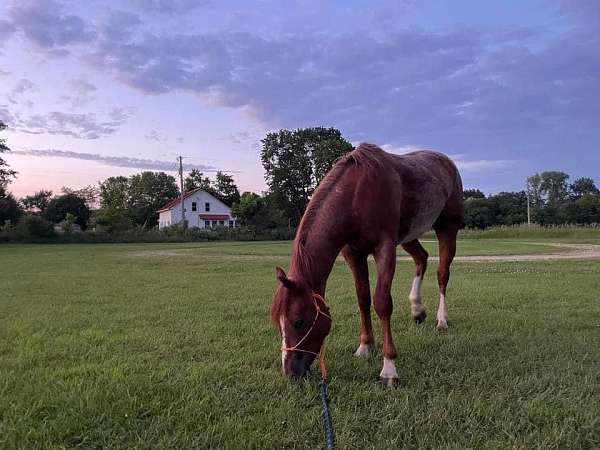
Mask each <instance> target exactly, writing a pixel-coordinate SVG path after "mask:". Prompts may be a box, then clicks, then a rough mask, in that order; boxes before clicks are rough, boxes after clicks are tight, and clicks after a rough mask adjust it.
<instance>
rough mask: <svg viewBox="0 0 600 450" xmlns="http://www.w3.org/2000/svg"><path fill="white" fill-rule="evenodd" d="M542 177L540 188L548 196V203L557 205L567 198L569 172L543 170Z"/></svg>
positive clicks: (553, 205)
mask: <svg viewBox="0 0 600 450" xmlns="http://www.w3.org/2000/svg"><path fill="white" fill-rule="evenodd" d="M540 177H541V183H540V188H541V190H542V193H543V194H544V195H545V197H546V201H547V202H548V205H550V206H552V207H556V206H558V205H559V204H560V203H561V202H563V201H565V200H566V199H567V196H568V194H569V185H568V183H567V180H568V179H569V175H568V174H566V173H565V172H557V171H550V172H542V173H541V175H540Z"/></svg>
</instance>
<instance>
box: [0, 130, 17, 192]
mask: <svg viewBox="0 0 600 450" xmlns="http://www.w3.org/2000/svg"><path fill="white" fill-rule="evenodd" d="M5 129H6V125H5V124H4V123H3V122H0V131H4V130H5ZM8 151H10V149H9V148H8V146H7V145H6V143H5V141H4V139H1V138H0V154H2V153H4V152H8ZM16 174H17V172H15V171H14V170H11V169H9V168H8V163H7V162H6V161H5V160H4V159H2V158H1V157H0V193H3V192H4V189H5V188H6V186H7V185H8V183H10V180H11V178H13V177H14V176H15V175H16Z"/></svg>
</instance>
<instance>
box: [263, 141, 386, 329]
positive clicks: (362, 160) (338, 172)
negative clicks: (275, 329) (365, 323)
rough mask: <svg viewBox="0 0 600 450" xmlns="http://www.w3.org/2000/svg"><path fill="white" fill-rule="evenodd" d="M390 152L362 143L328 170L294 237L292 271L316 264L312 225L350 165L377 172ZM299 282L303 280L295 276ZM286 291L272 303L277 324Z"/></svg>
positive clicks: (304, 270)
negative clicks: (310, 247)
mask: <svg viewBox="0 0 600 450" xmlns="http://www.w3.org/2000/svg"><path fill="white" fill-rule="evenodd" d="M388 158H389V157H388V154H387V153H385V152H384V151H383V150H382V149H381V148H379V147H377V146H376V145H372V144H365V143H363V144H360V145H359V146H358V147H356V149H354V150H353V151H352V152H350V153H348V154H346V155H344V156H341V157H340V158H338V159H337V161H336V162H335V163H334V165H333V167H332V168H331V169H330V170H329V172H327V174H326V175H325V177H323V179H322V180H321V182H320V183H319V186H318V187H317V189H316V190H315V191H314V193H313V195H312V197H311V199H310V202H309V203H308V206H307V208H306V211H305V212H304V215H303V216H302V220H301V221H300V225H299V226H298V231H297V232H296V238H295V239H294V244H293V249H292V262H291V267H290V273H293V274H295V275H298V274H300V273H303V274H309V273H310V272H311V267H312V257H311V255H309V254H308V253H307V252H306V248H305V243H306V239H307V238H308V233H309V232H310V230H311V229H312V227H313V225H314V223H315V221H316V219H317V216H318V214H319V212H320V210H321V207H322V206H323V204H324V203H325V200H326V198H327V196H328V194H329V193H330V192H331V190H332V189H333V188H334V187H335V185H336V184H337V183H338V181H339V180H340V179H341V178H342V177H343V176H344V174H345V173H346V172H347V171H348V169H349V168H350V167H353V166H358V167H360V168H361V169H362V170H364V173H365V175H366V176H373V175H376V174H377V172H379V170H380V169H381V168H383V167H385V166H386V164H389V163H388V162H387V161H388ZM293 281H294V282H298V281H300V280H293ZM285 298H286V296H284V295H276V296H275V298H274V299H273V305H272V306H271V319H272V321H273V324H274V325H275V326H278V323H279V318H280V317H281V313H282V312H283V310H284V308H285Z"/></svg>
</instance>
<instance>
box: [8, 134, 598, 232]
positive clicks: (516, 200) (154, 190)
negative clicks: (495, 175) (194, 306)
mask: <svg viewBox="0 0 600 450" xmlns="http://www.w3.org/2000/svg"><path fill="white" fill-rule="evenodd" d="M4 128H5V125H4V124H2V123H0V131H1V130H3V129H4ZM352 149H353V146H352V144H351V143H350V142H348V141H347V140H346V139H344V137H343V136H342V134H341V133H340V131H339V130H337V129H335V128H322V127H316V128H305V129H298V130H280V131H278V132H272V133H268V134H267V135H266V136H265V138H264V139H263V140H262V148H261V162H262V165H263V167H264V170H265V180H266V183H267V186H268V189H267V190H266V191H265V192H262V193H260V194H257V193H254V192H244V193H242V194H240V192H239V189H238V187H237V185H236V183H235V180H234V178H233V176H232V175H230V174H226V173H223V172H217V173H216V175H215V177H214V178H212V179H211V178H210V177H208V176H206V175H205V174H204V173H202V172H200V171H198V170H192V171H191V172H190V173H189V174H188V175H187V176H186V177H185V180H184V191H186V192H188V191H191V190H193V189H198V188H199V189H203V190H205V191H207V192H209V193H211V194H212V195H214V196H215V197H216V198H218V199H219V200H221V201H223V202H224V203H225V204H227V205H229V206H231V207H232V213H233V215H234V216H235V217H236V218H237V222H238V224H239V225H241V226H242V227H245V228H248V229H251V230H276V229H284V228H285V229H288V230H293V229H294V228H295V227H296V226H297V225H298V224H299V222H300V219H301V218H302V215H303V213H304V210H305V209H306V206H307V204H308V202H309V200H310V197H311V195H312V193H313V191H314V190H315V188H316V186H317V185H318V184H319V182H320V181H321V179H322V178H323V177H324V176H325V174H326V173H327V171H328V170H329V169H330V168H331V166H332V165H333V164H334V163H335V161H336V160H337V159H338V158H339V157H341V156H343V155H345V154H346V153H348V152H350V151H352ZM6 151H9V149H8V147H7V146H6V144H5V142H4V141H3V140H0V154H1V153H3V152H6ZM15 176H16V172H15V171H13V170H11V169H10V168H9V167H8V165H7V163H6V161H4V160H3V159H2V158H0V227H3V230H4V231H6V230H7V229H11V227H12V228H14V227H17V228H19V227H20V232H19V233H18V234H20V235H22V236H27V235H30V236H41V237H43V236H50V235H51V234H52V233H53V232H54V229H56V228H57V227H58V229H60V230H63V231H66V232H69V231H79V230H86V229H91V230H94V232H102V233H108V234H111V233H118V232H124V231H127V230H132V229H137V230H152V229H155V228H156V227H157V225H158V209H159V208H160V207H161V206H163V205H164V204H165V203H167V202H168V201H170V200H172V199H174V198H176V197H177V196H179V195H181V192H180V190H179V187H178V185H177V182H176V179H175V177H173V176H172V175H169V174H167V173H165V172H149V171H146V172H142V173H139V174H134V175H131V176H129V177H125V176H115V177H110V178H108V179H106V180H104V181H103V182H101V183H99V184H98V185H97V186H87V187H85V188H82V189H78V190H73V189H70V188H66V187H65V188H63V189H62V190H61V192H60V193H58V194H54V193H53V192H51V191H47V190H41V191H38V192H36V193H34V194H32V195H28V196H26V197H23V198H21V199H16V198H15V197H14V196H13V195H12V194H11V193H10V192H8V190H7V187H8V184H9V183H10V181H11V180H12V179H13V178H14V177H15ZM464 196H465V224H466V226H467V227H468V228H480V229H484V228H487V227H491V226H495V225H513V224H520V223H525V222H527V203H528V197H529V206H530V214H531V219H532V221H533V222H535V223H539V224H543V225H550V224H563V223H575V224H590V223H600V192H599V190H598V188H597V187H596V186H595V184H594V181H593V179H591V178H586V177H584V178H578V179H576V180H574V181H573V182H572V183H569V175H568V174H566V173H565V172H542V173H540V174H535V175H533V176H531V177H529V178H528V180H527V187H526V190H523V191H520V192H501V193H499V194H495V195H490V196H486V195H484V194H483V192H481V191H480V190H478V189H466V190H465V191H464Z"/></svg>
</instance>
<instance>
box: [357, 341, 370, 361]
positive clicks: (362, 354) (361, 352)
mask: <svg viewBox="0 0 600 450" xmlns="http://www.w3.org/2000/svg"><path fill="white" fill-rule="evenodd" d="M371 353H373V346H372V345H370V344H360V345H359V346H358V348H357V349H356V351H355V352H354V356H356V357H357V358H368V357H369V356H371Z"/></svg>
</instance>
